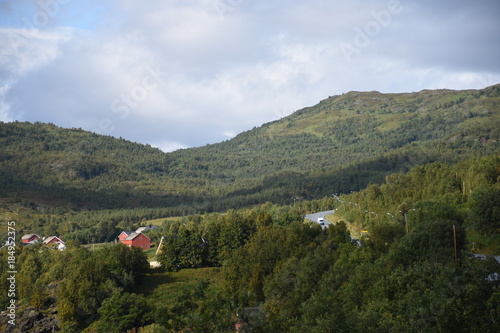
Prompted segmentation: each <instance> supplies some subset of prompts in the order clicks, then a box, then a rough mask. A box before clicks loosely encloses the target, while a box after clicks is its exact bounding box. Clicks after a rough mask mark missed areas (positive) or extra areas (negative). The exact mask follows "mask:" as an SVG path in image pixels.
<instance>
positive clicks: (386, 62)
mask: <svg viewBox="0 0 500 333" xmlns="http://www.w3.org/2000/svg"><path fill="white" fill-rule="evenodd" d="M499 17H500V2H499V1H498V0H478V1H472V0H441V1H430V0H371V1H368V0H345V1H336V0H308V1H296V0H262V1H261V0H182V1H181V0H179V1H175V0H161V1H160V0H147V1H138V0H137V1H133V0H85V1H83V0H0V121H4V122H9V121H16V120H17V121H30V122H35V121H40V122H46V123H48V122H50V123H53V124H55V125H57V126H61V127H65V128H82V129H84V130H88V131H92V132H96V133H99V134H104V135H111V136H114V137H122V138H124V139H127V140H130V141H134V142H139V143H143V144H150V145H152V146H154V147H158V148H160V149H162V150H163V151H166V152H169V151H173V150H176V149H181V148H188V147H195V146H203V145H205V144H210V143H216V142H221V141H224V140H228V139H230V138H232V137H234V136H235V135H237V134H238V133H240V132H243V131H246V130H249V129H252V128H253V127H258V126H260V125H262V124H264V123H267V122H270V121H273V120H277V119H280V118H283V117H284V116H287V115H289V114H291V113H292V112H294V111H296V110H299V109H301V108H303V107H307V106H311V105H315V104H317V103H318V102H319V101H320V100H322V99H325V98H328V97H329V96H333V95H340V94H342V93H346V92H349V91H353V90H354V91H374V90H376V91H380V92H383V93H392V92H413V91H420V90H423V89H442V88H446V89H481V88H485V87H487V86H490V85H493V84H497V83H499V82H500V19H499Z"/></svg>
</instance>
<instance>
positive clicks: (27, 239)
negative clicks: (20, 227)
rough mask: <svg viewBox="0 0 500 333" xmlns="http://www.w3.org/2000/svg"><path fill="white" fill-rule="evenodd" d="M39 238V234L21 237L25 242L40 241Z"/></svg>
mask: <svg viewBox="0 0 500 333" xmlns="http://www.w3.org/2000/svg"><path fill="white" fill-rule="evenodd" d="M39 238H40V236H38V235H37V234H27V235H24V236H23V237H22V238H21V242H22V243H23V244H30V243H35V242H37V241H38V239H39Z"/></svg>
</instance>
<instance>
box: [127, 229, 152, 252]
mask: <svg viewBox="0 0 500 333" xmlns="http://www.w3.org/2000/svg"><path fill="white" fill-rule="evenodd" d="M121 242H122V243H123V244H125V245H127V246H129V247H130V246H134V247H140V248H141V249H149V248H151V240H150V239H149V238H148V237H147V236H145V235H144V234H143V233H141V232H140V233H136V232H133V233H131V234H130V235H129V236H128V237H127V238H125V239H123V240H121Z"/></svg>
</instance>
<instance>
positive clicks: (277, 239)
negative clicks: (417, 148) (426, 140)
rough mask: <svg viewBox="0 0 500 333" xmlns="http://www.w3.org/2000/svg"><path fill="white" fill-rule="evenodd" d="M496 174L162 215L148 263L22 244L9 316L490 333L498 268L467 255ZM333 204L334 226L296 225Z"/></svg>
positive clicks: (164, 327) (196, 326) (131, 256)
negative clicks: (157, 246) (16, 299)
mask: <svg viewBox="0 0 500 333" xmlns="http://www.w3.org/2000/svg"><path fill="white" fill-rule="evenodd" d="M499 166H500V155H498V154H493V155H491V156H485V157H480V158H471V159H467V160H464V161H461V162H459V163H457V164H454V165H450V164H445V163H431V164H428V165H425V166H416V167H414V168H412V169H411V170H410V171H409V172H408V173H406V174H402V173H396V174H391V175H389V176H388V177H386V179H385V182H384V184H382V185H376V184H372V185H370V186H369V187H367V188H366V189H363V190H362V191H359V192H356V193H351V194H348V195H339V196H329V197H325V198H323V199H321V200H315V201H298V202H296V203H295V204H292V205H285V206H280V205H273V204H271V203H265V204H261V205H258V206H255V207H253V208H251V209H238V210H230V211H228V212H226V213H205V214H197V215H190V216H186V217H184V218H182V219H180V220H175V221H173V220H168V219H167V220H165V221H164V222H163V223H162V224H161V227H160V229H159V230H157V231H155V233H154V234H150V235H151V237H152V238H158V237H160V236H163V237H164V239H165V241H164V245H163V247H162V249H161V252H160V255H159V256H158V259H159V260H160V262H161V263H162V267H161V268H159V269H153V270H148V269H147V268H146V267H147V261H146V257H145V255H144V253H143V252H142V251H141V250H138V249H135V250H129V249H127V248H126V247H125V246H123V245H122V244H119V245H112V244H109V245H108V246H107V247H104V248H102V249H100V250H95V251H91V250H89V249H85V248H82V247H81V246H79V244H78V242H69V241H68V249H67V250H66V251H63V252H61V251H51V250H50V249H47V248H44V247H40V246H27V247H24V248H23V249H20V255H18V260H17V263H16V265H18V267H19V268H20V273H19V275H18V279H17V281H18V282H17V283H18V288H19V295H20V297H21V298H22V302H21V303H20V305H19V308H18V312H19V313H22V311H24V309H27V310H26V313H30V311H34V309H37V311H38V313H39V315H38V317H41V318H45V321H47V320H50V321H51V322H58V325H59V327H60V328H62V329H63V331H66V332H80V331H84V332H125V331H126V330H127V329H132V328H139V327H142V328H141V330H140V332H143V333H147V332H218V333H221V332H234V331H235V326H234V325H235V323H240V324H241V325H244V326H245V330H246V331H247V332H262V333H264V332H330V331H335V332H367V331H373V332H435V331H438V332H477V331H481V332H498V330H499V329H500V313H499V309H500V298H499V290H500V289H499V288H500V278H499V277H498V273H499V272H500V263H499V262H497V261H496V260H495V259H494V258H493V257H489V258H487V259H486V260H478V259H475V258H474V257H473V253H477V252H479V253H486V254H497V255H498V254H499V253H500V241H499V239H500V233H499V230H500V225H499V221H500V215H499V213H500V209H499V207H500V183H499V180H500V167H499ZM332 208H334V209H335V213H334V214H333V218H334V219H335V220H336V224H335V225H334V226H330V227H328V228H327V229H322V228H321V227H320V226H319V225H318V224H317V223H312V222H305V221H304V218H303V217H304V214H305V213H306V212H307V211H320V210H327V209H332ZM24 209H26V210H29V208H24ZM30 212H31V214H39V213H38V212H36V210H35V209H33V210H31V211H30ZM120 212H121V216H122V217H124V216H126V215H127V213H131V212H126V211H117V212H116V214H111V213H108V214H109V215H108V220H109V221H116V220H119V219H120V217H119V216H120ZM147 212H151V211H150V210H145V211H144V212H143V213H147ZM137 216H139V215H137ZM137 216H136V217H135V218H137ZM94 217H100V218H103V216H102V215H101V216H98V215H94ZM63 218H64V217H63ZM87 218H88V220H92V215H91V214H89V215H87ZM68 220H72V221H74V220H76V219H75V217H72V218H70V219H68ZM61 224H62V223H61ZM356 226H358V227H359V228H360V229H362V230H363V231H365V232H364V233H363V235H362V236H361V237H360V243H357V242H352V241H351V239H350V237H349V236H350V233H349V231H348V230H350V229H353V227H356ZM354 229H356V228H354ZM354 229H353V230H354ZM69 236H70V235H69V234H68V237H69ZM6 263H7V252H6V251H2V252H0V265H1V266H0V267H1V268H2V269H1V270H0V272H1V274H2V275H1V278H0V286H1V288H2V289H6V288H7V286H8V280H7V274H8V273H7V268H6ZM178 271H185V272H186V273H184V274H187V275H190V276H192V280H190V283H180V277H181V276H183V275H180V274H179V273H180V272H178ZM196 276H201V277H200V278H199V279H195V277H196ZM0 295H1V296H2V298H0V302H1V303H2V305H4V304H6V303H7V302H8V298H7V297H6V296H5V295H6V294H0ZM55 313H56V314H57V317H58V321H55V319H54V318H55V317H54V314H55ZM0 325H1V323H0ZM0 328H1V326H0Z"/></svg>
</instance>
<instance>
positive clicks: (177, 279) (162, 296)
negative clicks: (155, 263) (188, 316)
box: [135, 267, 220, 306]
mask: <svg viewBox="0 0 500 333" xmlns="http://www.w3.org/2000/svg"><path fill="white" fill-rule="evenodd" d="M151 271H152V272H151V273H150V274H147V275H146V276H145V277H144V279H143V281H142V282H141V283H140V284H139V285H137V286H136V290H135V292H136V293H139V294H143V295H145V296H148V298H149V299H151V301H152V302H153V303H155V302H161V303H162V304H161V305H167V306H168V305H170V304H173V302H174V300H175V299H176V297H177V296H178V295H179V294H180V293H181V292H182V291H183V290H184V289H185V288H187V287H189V286H193V285H196V284H198V283H199V282H201V281H209V282H211V283H218V281H219V279H218V276H219V274H220V273H219V268H212V267H209V268H193V269H181V270H180V271H178V272H162V271H161V270H160V269H152V270H151ZM149 296H152V297H149ZM154 305H156V304H154Z"/></svg>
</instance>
